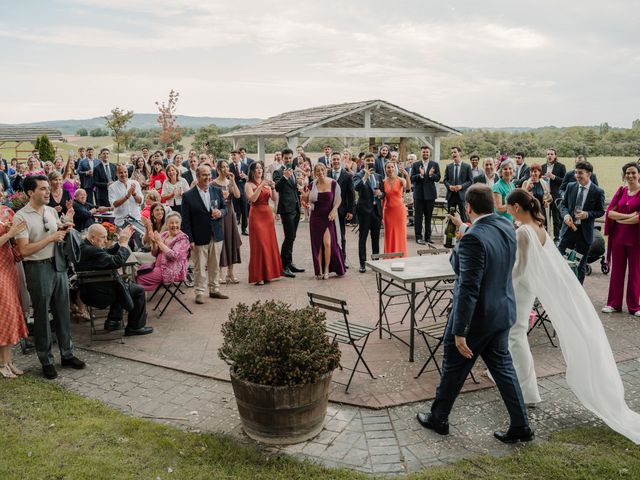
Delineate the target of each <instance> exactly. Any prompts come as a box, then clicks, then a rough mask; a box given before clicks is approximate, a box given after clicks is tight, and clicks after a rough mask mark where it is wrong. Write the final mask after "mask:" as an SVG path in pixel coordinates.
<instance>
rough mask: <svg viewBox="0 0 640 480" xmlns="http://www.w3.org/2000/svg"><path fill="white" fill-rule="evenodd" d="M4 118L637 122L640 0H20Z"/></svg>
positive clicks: (7, 34) (4, 72)
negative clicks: (408, 116) (312, 110)
mask: <svg viewBox="0 0 640 480" xmlns="http://www.w3.org/2000/svg"><path fill="white" fill-rule="evenodd" d="M0 12H1V15H0V58H2V61H1V63H0V88H1V91H2V92H3V95H2V100H1V101H0V123H22V122H33V121H42V120H60V119H81V118H90V117H96V116H100V115H106V114H108V113H109V111H110V110H111V109H112V108H114V107H116V106H117V107H120V108H123V109H127V110H133V111H135V112H138V113H153V112H155V111H156V105H155V102H156V101H162V100H166V98H167V97H168V93H169V91H170V90H171V89H174V90H177V91H178V92H180V100H179V102H178V105H177V107H178V108H177V113H179V114H183V115H198V116H214V117H236V118H237V117H252V118H255V117H258V118H266V117H269V116H272V115H277V114H279V113H282V112H286V111H289V110H296V109H302V108H308V107H313V106H319V105H326V104H332V103H342V102H351V101H361V100H372V99H383V100H387V101H389V102H391V103H394V104H396V105H399V106H401V107H404V108H406V109H408V110H411V111H414V112H418V113H420V114H422V115H424V116H426V117H429V118H431V119H434V120H436V121H439V122H442V123H444V124H447V125H450V126H458V127H459V126H465V127H509V126H512V127H516V126H518V127H539V126H545V125H556V126H571V125H597V124H600V123H602V122H608V123H609V124H610V125H612V126H619V127H630V126H631V122H632V121H633V120H634V119H635V118H639V117H640V95H639V94H638V87H639V86H640V39H639V38H638V29H637V26H638V18H640V2H638V1H637V0H625V1H622V0H607V1H606V2H602V1H593V0H583V1H580V2H578V1H567V0H554V1H550V0H537V1H535V2H534V1H529V0H522V1H491V0H485V1H483V2H480V1H475V0H466V1H464V0H461V1H456V0H450V1H447V2H443V1H438V2H435V1H432V0H396V1H392V2H390V1H381V0H365V1H361V0H353V1H350V0H342V1H336V0H323V1H299V0H298V1H290V0H279V1H277V2H274V1H259V0H234V1H215V0H211V1H205V0H49V1H36V0H22V1H20V2H13V1H11V2H9V1H3V2H2V6H1V9H0Z"/></svg>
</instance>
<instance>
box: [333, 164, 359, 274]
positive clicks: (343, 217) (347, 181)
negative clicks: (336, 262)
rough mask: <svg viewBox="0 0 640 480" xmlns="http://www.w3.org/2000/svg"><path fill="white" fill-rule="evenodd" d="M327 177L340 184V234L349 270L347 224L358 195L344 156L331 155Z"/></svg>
mask: <svg viewBox="0 0 640 480" xmlns="http://www.w3.org/2000/svg"><path fill="white" fill-rule="evenodd" d="M327 176H328V177H330V178H333V179H334V180H335V181H336V182H338V186H339V187H340V196H341V200H342V201H341V202H340V207H338V221H339V222H340V232H341V233H340V234H341V241H342V245H341V247H342V260H343V261H345V267H346V268H349V267H348V266H347V264H346V259H347V239H346V237H347V226H346V224H347V222H349V221H351V219H352V218H353V210H354V207H355V198H356V195H355V189H354V188H353V175H352V174H351V173H349V172H347V171H346V170H345V169H344V168H342V155H340V152H333V153H332V154H331V169H330V170H329V172H328V173H327Z"/></svg>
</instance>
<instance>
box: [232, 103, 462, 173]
mask: <svg viewBox="0 0 640 480" xmlns="http://www.w3.org/2000/svg"><path fill="white" fill-rule="evenodd" d="M448 135H460V132H459V131H458V130H456V129H454V128H451V127H448V126H446V125H444V124H442V123H439V122H436V121H434V120H431V119H429V118H427V117H423V116H422V115H420V114H418V113H414V112H411V111H409V110H405V109H404V108H402V107H398V106H397V105H393V104H391V103H389V102H385V101H384V100H369V101H363V102H353V103H340V104H335V105H324V106H321V107H313V108H307V109H304V110H294V111H292V112H285V113H281V114H280V115H276V116H275V117H270V118H267V119H266V120H263V121H262V122H259V123H256V124H254V125H250V126H247V127H243V128H240V129H238V130H234V131H232V132H229V133H225V134H224V135H221V136H222V137H228V138H231V139H232V140H233V146H234V148H237V147H238V145H239V144H240V142H241V141H246V140H247V139H254V138H255V139H256V140H257V143H258V158H259V159H260V160H263V161H264V155H265V139H266V138H282V137H284V138H285V139H286V141H287V145H288V146H289V148H291V149H292V150H295V148H296V147H297V146H298V145H302V146H305V145H307V144H308V143H309V142H310V141H311V140H312V139H314V138H331V137H337V138H340V139H342V142H343V143H344V145H345V147H349V146H350V145H351V144H352V141H353V139H354V138H368V139H369V145H370V146H373V145H375V144H376V138H380V139H382V141H383V142H384V140H385V139H388V138H392V137H399V138H400V152H399V153H400V158H401V159H404V158H406V140H407V139H408V138H417V139H419V140H420V141H421V142H423V143H424V144H426V145H429V146H430V147H431V150H432V152H433V158H434V159H435V160H436V161H438V160H440V139H441V138H442V137H446V136H448Z"/></svg>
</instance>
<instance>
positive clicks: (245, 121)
mask: <svg viewBox="0 0 640 480" xmlns="http://www.w3.org/2000/svg"><path fill="white" fill-rule="evenodd" d="M157 119H158V115H157V114H155V113H136V114H134V116H133V118H132V119H131V122H130V123H129V124H128V127H129V128H142V129H144V128H157V127H158V123H157ZM260 120H261V119H259V118H221V117H191V116H188V115H178V119H177V121H178V124H179V125H180V126H181V127H185V128H200V127H204V126H206V125H211V124H215V125H218V126H219V127H233V126H235V125H252V124H254V123H257V122H259V121H260ZM3 125H4V126H6V124H0V126H3ZM19 125H21V126H25V127H27V126H29V127H47V128H55V129H56V130H60V131H61V132H62V133H63V134H64V135H73V134H74V133H76V131H77V130H78V129H79V128H86V129H87V130H91V129H93V128H105V125H104V118H102V117H94V118H87V119H83V120H49V121H46V122H32V123H21V124H19Z"/></svg>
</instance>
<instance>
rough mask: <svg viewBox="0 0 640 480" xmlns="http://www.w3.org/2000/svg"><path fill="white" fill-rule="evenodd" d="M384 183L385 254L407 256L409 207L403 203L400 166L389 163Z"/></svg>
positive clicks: (402, 183)
mask: <svg viewBox="0 0 640 480" xmlns="http://www.w3.org/2000/svg"><path fill="white" fill-rule="evenodd" d="M384 172H385V174H386V175H387V178H385V180H384V183H383V188H384V199H383V200H382V223H383V225H384V253H395V252H402V254H403V256H404V257H406V256H407V207H405V205H404V202H403V201H402V194H403V193H404V190H405V185H406V184H405V180H404V178H400V177H399V176H398V166H397V164H396V163H394V162H387V164H386V165H385V167H384Z"/></svg>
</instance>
